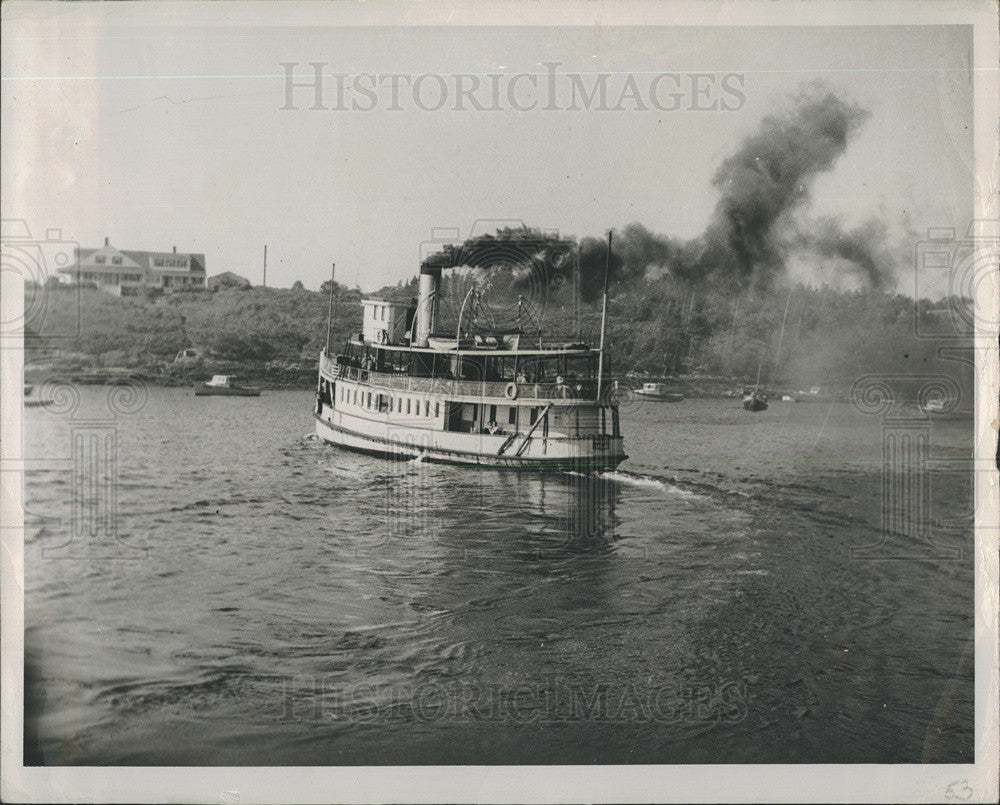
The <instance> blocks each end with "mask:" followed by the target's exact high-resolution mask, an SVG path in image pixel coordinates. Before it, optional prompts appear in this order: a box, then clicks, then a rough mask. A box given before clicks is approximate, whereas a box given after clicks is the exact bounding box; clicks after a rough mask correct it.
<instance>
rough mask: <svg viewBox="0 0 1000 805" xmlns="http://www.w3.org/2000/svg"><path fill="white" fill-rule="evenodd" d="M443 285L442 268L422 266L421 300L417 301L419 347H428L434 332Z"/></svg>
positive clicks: (416, 341)
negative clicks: (440, 290) (439, 291)
mask: <svg viewBox="0 0 1000 805" xmlns="http://www.w3.org/2000/svg"><path fill="white" fill-rule="evenodd" d="M440 285H441V267H440V266H429V265H426V264H425V265H421V266H420V298H419V299H418V300H417V334H416V339H415V343H416V345H417V346H418V347H426V346H427V336H429V335H430V334H431V333H432V332H433V331H434V324H435V321H436V319H437V309H438V289H439V288H440Z"/></svg>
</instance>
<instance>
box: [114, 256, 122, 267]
mask: <svg viewBox="0 0 1000 805" xmlns="http://www.w3.org/2000/svg"><path fill="white" fill-rule="evenodd" d="M111 262H112V264H114V265H116V266H120V265H121V264H122V259H121V257H112V258H111Z"/></svg>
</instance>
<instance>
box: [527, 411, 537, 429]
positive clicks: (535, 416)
mask: <svg viewBox="0 0 1000 805" xmlns="http://www.w3.org/2000/svg"><path fill="white" fill-rule="evenodd" d="M536 419H538V409H537V408H532V409H531V420H530V421H529V423H528V424H529V425H534V424H535V420H536Z"/></svg>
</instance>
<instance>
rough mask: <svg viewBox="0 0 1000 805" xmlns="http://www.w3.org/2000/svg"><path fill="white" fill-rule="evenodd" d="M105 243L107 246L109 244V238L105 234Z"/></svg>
mask: <svg viewBox="0 0 1000 805" xmlns="http://www.w3.org/2000/svg"><path fill="white" fill-rule="evenodd" d="M104 245H105V246H107V245H108V238H107V236H105V237H104Z"/></svg>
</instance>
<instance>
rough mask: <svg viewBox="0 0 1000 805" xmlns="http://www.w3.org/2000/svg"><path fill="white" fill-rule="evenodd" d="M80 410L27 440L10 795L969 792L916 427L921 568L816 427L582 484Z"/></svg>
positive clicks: (38, 422)
mask: <svg viewBox="0 0 1000 805" xmlns="http://www.w3.org/2000/svg"><path fill="white" fill-rule="evenodd" d="M108 399H109V398H108V389H104V388H99V387H84V388H83V389H81V399H80V402H79V406H78V407H76V408H75V410H73V411H69V410H66V408H68V407H69V406H68V405H67V406H65V407H64V409H61V410H41V409H29V410H28V411H27V412H26V416H27V418H28V420H29V422H28V423H27V425H26V433H25V450H26V454H27V456H28V457H29V458H30V459H31V462H32V463H31V466H32V467H34V468H35V469H33V470H32V471H31V472H30V473H29V475H28V477H27V480H26V500H27V501H28V506H29V512H28V514H27V517H26V531H25V539H26V554H25V563H26V613H25V617H26V649H27V653H28V660H27V670H26V681H27V686H28V702H27V709H28V713H29V715H30V716H32V717H31V718H29V719H28V726H27V728H26V747H27V749H26V755H27V759H28V761H29V762H35V763H47V764H76V763H83V764H130V765H132V764H161V763H162V764H170V765H175V764H240V763H250V764H293V765H312V764H340V763H343V764H367V763H581V762H598V763H679V762H687V763H731V762H756V761H760V762H896V761H899V762H919V761H948V762H959V761H964V762H968V761H970V760H971V759H972V737H973V732H972V727H973V717H972V713H973V703H972V681H973V677H972V674H973V668H972V665H973V663H972V643H971V638H972V628H973V617H972V615H973V584H972V551H971V547H972V543H971V540H972V505H971V491H970V490H971V486H970V480H971V477H970V473H971V470H970V464H969V462H968V458H969V455H970V453H971V423H968V422H964V423H963V422H934V423H932V424H931V425H930V426H929V428H928V430H929V438H930V453H929V456H928V457H927V468H928V472H929V473H930V477H931V484H930V490H929V495H930V498H929V503H928V506H929V508H928V514H927V517H928V518H929V522H930V523H931V528H930V532H929V533H930V537H931V538H932V539H933V541H934V542H933V544H932V543H931V542H928V539H927V537H926V534H924V533H923V531H922V530H921V529H922V526H920V527H918V526H913V525H912V524H911V525H910V526H907V527H906V528H904V529H903V530H902V531H899V530H898V529H897V530H896V531H893V532H891V533H889V534H888V535H887V536H885V537H883V536H881V535H882V534H883V533H884V530H883V527H882V517H883V507H882V500H883V492H882V489H883V480H884V479H883V464H884V461H883V442H884V427H883V424H882V423H881V421H880V420H879V419H877V418H873V417H868V416H863V415H862V414H860V413H858V412H856V411H854V410H853V409H852V408H851V407H850V406H849V405H845V404H821V403H812V404H790V403H789V404H784V403H777V404H774V405H772V408H771V409H770V410H768V411H766V412H763V413H760V414H749V413H747V412H744V411H742V410H741V409H739V408H738V406H737V404H736V402H735V401H732V400H686V401H684V402H682V403H678V404H657V403H646V404H644V405H637V406H636V407H634V408H631V407H626V409H625V411H624V412H623V430H624V432H625V437H626V449H627V452H628V453H629V454H630V456H631V458H630V459H629V461H628V462H626V463H625V464H623V465H622V466H621V467H620V468H619V470H618V471H617V472H613V473H607V474H605V475H604V476H602V477H600V478H594V477H589V476H575V475H571V474H565V473H562V474H559V473H556V474H535V473H526V472H517V471H510V470H506V471H492V470H464V469H454V468H449V467H443V466H438V465H432V464H423V463H417V462H409V463H391V462H386V461H383V460H378V459H372V458H368V457H363V456H357V455H354V454H351V453H347V452H342V451H340V450H338V449H337V448H334V447H331V446H328V445H324V444H322V443H319V442H317V441H316V440H315V439H314V438H313V436H312V435H311V434H312V430H313V428H312V420H311V417H310V406H311V394H310V393H308V392H265V394H264V395H263V396H261V397H260V398H257V399H241V398H195V397H194V396H192V395H191V394H190V393H189V392H186V391H184V390H179V389H150V390H149V392H148V399H147V398H145V397H140V399H138V400H131V401H129V403H130V404H129V405H122V404H121V400H120V399H119V400H118V401H117V404H114V405H112V406H110V407H109V405H108ZM113 402H114V401H113ZM915 427H916V428H917V430H918V431H921V429H922V428H924V426H923V425H917V426H915ZM921 432H922V431H921ZM74 455H76V456H77V462H78V465H79V462H80V461H83V462H84V463H85V466H87V467H88V468H89V469H87V470H86V471H84V472H81V471H79V470H77V471H74V459H73V457H74ZM105 456H112V457H113V458H112V459H111V460H109V461H108V462H107V463H105V464H102V463H101V461H100V459H101V457H105ZM103 477H107V478H109V479H111V478H114V479H116V481H115V482H114V483H110V482H109V484H108V485H107V486H102V485H101V484H100V483H96V482H95V479H97V480H98V481H99V480H100V479H101V478H103ZM112 493H113V494H114V498H109V497H108V496H109V495H111V494H112ZM104 500H110V501H111V503H109V504H108V505H107V507H106V509H105V508H102V505H103V504H100V501H104ZM74 501H76V502H77V504H78V505H76V506H75V507H74ZM95 501H96V502H97V503H95ZM95 505H96V508H94V506H95ZM105 512H113V513H114V514H113V516H111V515H110V514H109V515H108V516H106V517H105V516H103V515H104V513H105ZM956 551H958V552H959V553H960V556H958V557H957V558H956V554H955V552H956ZM901 557H905V558H901Z"/></svg>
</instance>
